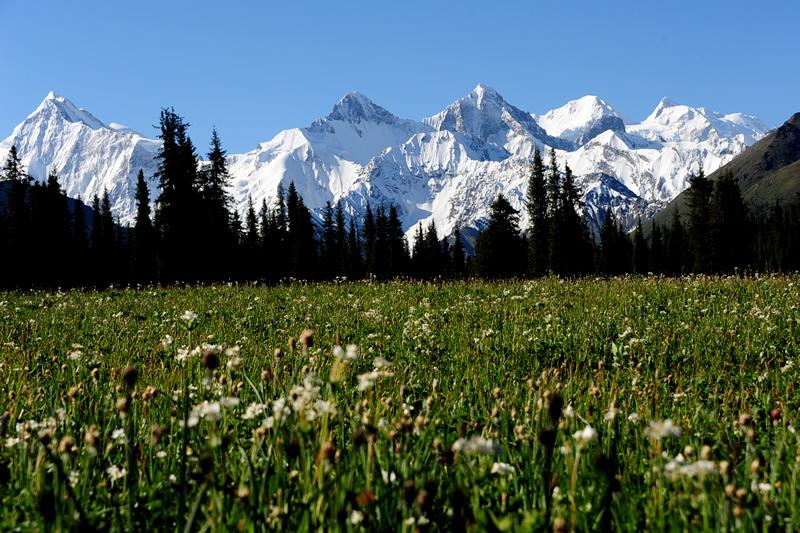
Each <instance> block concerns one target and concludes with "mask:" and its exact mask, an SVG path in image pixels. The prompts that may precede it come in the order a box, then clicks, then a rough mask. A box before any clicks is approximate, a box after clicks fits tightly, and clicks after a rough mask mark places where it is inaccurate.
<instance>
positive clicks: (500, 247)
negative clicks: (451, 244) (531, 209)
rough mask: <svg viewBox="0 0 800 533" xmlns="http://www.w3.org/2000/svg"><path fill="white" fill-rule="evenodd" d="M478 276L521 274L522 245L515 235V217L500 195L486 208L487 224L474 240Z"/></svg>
mask: <svg viewBox="0 0 800 533" xmlns="http://www.w3.org/2000/svg"><path fill="white" fill-rule="evenodd" d="M475 262H476V268H477V271H478V274H479V275H480V276H483V277H486V278H507V277H512V276H518V275H521V274H522V273H523V272H524V271H525V265H526V264H527V263H526V256H525V243H524V240H522V239H521V237H520V235H519V213H518V211H517V210H516V209H514V208H513V207H512V206H511V204H510V203H509V202H508V200H506V199H505V197H504V196H503V195H502V194H500V195H498V197H497V199H496V200H495V201H494V202H493V203H492V205H491V208H490V215H489V222H488V223H487V225H486V228H485V229H484V230H483V231H482V232H481V233H480V234H479V235H478V237H477V238H476V240H475Z"/></svg>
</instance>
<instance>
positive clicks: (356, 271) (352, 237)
mask: <svg viewBox="0 0 800 533" xmlns="http://www.w3.org/2000/svg"><path fill="white" fill-rule="evenodd" d="M347 250H348V254H347V258H348V260H349V266H348V269H347V277H349V278H350V279H356V278H359V277H361V275H362V272H363V268H364V267H363V260H362V257H361V241H360V239H359V237H358V230H357V229H356V223H355V220H354V219H353V218H351V219H350V227H349V228H348V231H347Z"/></svg>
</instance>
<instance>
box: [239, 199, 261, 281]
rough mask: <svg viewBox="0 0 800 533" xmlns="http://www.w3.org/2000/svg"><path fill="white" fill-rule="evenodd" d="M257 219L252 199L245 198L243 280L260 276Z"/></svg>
mask: <svg viewBox="0 0 800 533" xmlns="http://www.w3.org/2000/svg"><path fill="white" fill-rule="evenodd" d="M259 240H260V239H259V235H258V219H257V218H256V210H255V208H254V207H253V198H252V197H250V196H248V198H247V213H246V214H245V234H244V256H245V257H244V264H243V265H242V274H243V275H244V276H245V278H252V277H258V276H260V274H261V271H260V267H261V254H259V251H260V250H259V248H260V247H259Z"/></svg>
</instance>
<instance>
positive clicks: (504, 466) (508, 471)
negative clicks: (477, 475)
mask: <svg viewBox="0 0 800 533" xmlns="http://www.w3.org/2000/svg"><path fill="white" fill-rule="evenodd" d="M491 473H492V474H500V475H508V476H512V475H514V467H513V466H511V465H510V464H508V463H494V464H493V465H492V471H491Z"/></svg>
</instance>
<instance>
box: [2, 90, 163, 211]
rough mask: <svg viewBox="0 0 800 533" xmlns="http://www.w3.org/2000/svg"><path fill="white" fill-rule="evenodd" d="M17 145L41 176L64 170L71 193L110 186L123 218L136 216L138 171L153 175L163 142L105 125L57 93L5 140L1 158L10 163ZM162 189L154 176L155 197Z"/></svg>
mask: <svg viewBox="0 0 800 533" xmlns="http://www.w3.org/2000/svg"><path fill="white" fill-rule="evenodd" d="M12 144H15V145H16V146H17V151H18V152H19V155H20V159H21V160H22V162H23V164H24V165H25V167H26V168H27V170H28V173H29V174H30V175H31V176H33V177H34V178H35V179H37V180H40V181H41V180H44V179H46V178H47V173H48V172H49V171H50V170H55V171H56V172H58V174H59V176H60V177H61V184H62V186H63V187H64V189H65V192H66V194H67V196H70V197H72V198H76V197H78V196H80V197H81V198H83V199H84V200H86V201H87V202H89V201H90V200H91V198H92V196H94V195H95V194H97V195H102V194H103V191H104V190H108V192H109V197H110V198H111V202H112V210H113V212H114V213H115V214H116V215H117V216H118V217H120V219H121V220H122V221H123V222H131V221H132V220H133V214H134V212H135V207H136V206H135V201H134V194H135V193H136V174H137V173H138V172H139V169H143V170H144V172H145V175H148V176H152V175H153V173H154V172H155V168H156V166H157V165H156V162H155V160H154V157H155V155H156V153H157V152H158V148H159V146H160V144H159V142H158V141H155V140H152V139H147V138H145V137H143V136H141V135H139V134H138V133H136V132H134V131H132V130H130V129H128V128H125V127H124V126H120V125H118V124H113V125H106V124H104V123H103V122H102V121H100V120H99V119H97V118H96V117H95V116H93V115H92V114H91V113H89V112H88V111H86V110H84V109H80V108H78V107H77V106H75V105H74V104H73V103H72V102H70V101H69V100H67V99H66V98H64V97H63V96H59V95H57V94H55V93H53V92H51V93H50V94H48V95H47V97H45V99H44V100H43V101H42V103H41V104H39V107H37V108H36V110H35V111H34V112H33V113H31V114H30V115H28V118H26V119H25V120H24V121H23V122H22V123H21V124H19V125H18V126H17V127H16V128H14V131H13V132H12V133H11V136H9V137H8V138H7V139H5V140H3V141H2V142H0V161H2V162H5V159H6V155H7V153H8V150H9V149H10V148H11V145H12ZM0 164H2V163H0ZM156 194H157V190H156V184H155V181H154V180H151V197H155V195H156Z"/></svg>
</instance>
